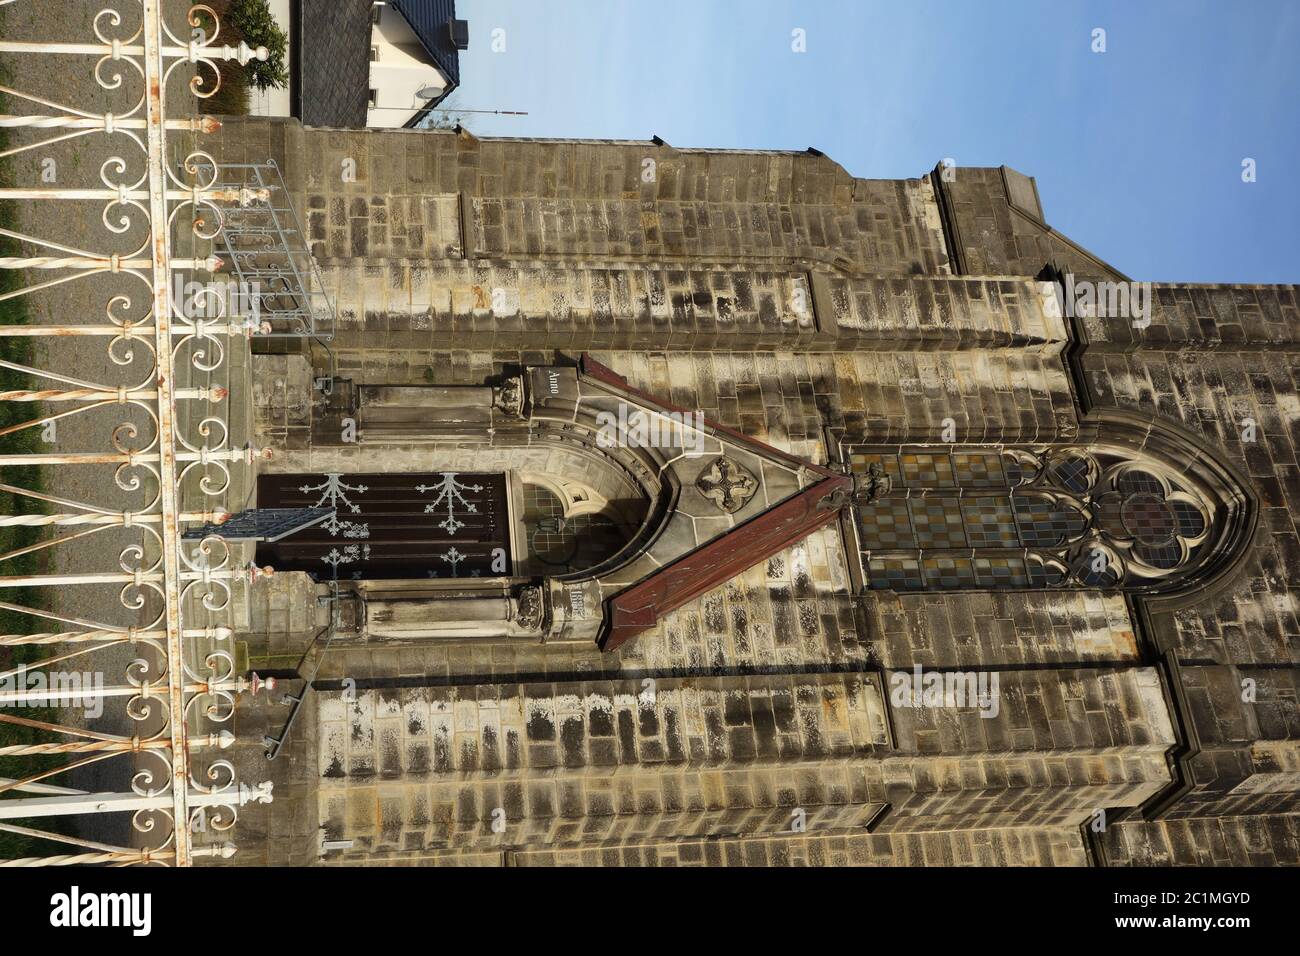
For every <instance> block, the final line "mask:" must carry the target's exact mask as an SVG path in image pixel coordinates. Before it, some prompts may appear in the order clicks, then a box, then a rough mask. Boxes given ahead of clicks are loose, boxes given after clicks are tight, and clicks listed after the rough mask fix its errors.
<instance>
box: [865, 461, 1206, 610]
mask: <svg viewBox="0 0 1300 956" xmlns="http://www.w3.org/2000/svg"><path fill="white" fill-rule="evenodd" d="M846 452H847V457H848V461H849V464H850V468H851V470H852V472H853V473H854V474H855V475H858V476H860V477H862V478H863V479H867V478H869V479H870V484H871V485H872V487H873V491H872V492H871V494H870V495H869V496H867V497H870V498H871V500H862V499H861V498H860V499H859V502H858V504H857V505H856V517H857V529H856V530H857V535H858V546H859V549H860V551H861V556H862V568H863V573H864V583H865V586H866V587H868V588H875V589H888V590H924V589H936V588H937V589H961V588H979V589H996V588H1024V587H1035V588H1041V587H1071V586H1073V587H1093V588H1111V587H1118V586H1129V585H1134V584H1137V585H1141V584H1143V583H1146V582H1149V581H1152V580H1154V579H1156V578H1158V577H1160V576H1161V575H1164V574H1167V573H1168V572H1171V571H1174V570H1177V569H1179V568H1181V567H1183V566H1185V565H1186V564H1187V563H1188V562H1189V561H1191V560H1193V559H1194V557H1195V555H1196V552H1197V549H1198V547H1199V546H1200V544H1201V543H1202V541H1203V540H1204V538H1205V535H1206V531H1207V528H1208V527H1209V518H1210V514H1211V510H1210V508H1209V506H1208V505H1207V504H1206V502H1205V501H1204V500H1203V498H1201V497H1200V496H1199V495H1198V494H1197V493H1196V492H1195V491H1194V489H1192V488H1191V486H1190V484H1188V483H1187V482H1185V481H1183V480H1181V479H1180V478H1179V477H1178V476H1177V475H1176V474H1174V473H1173V472H1170V471H1169V470H1167V469H1162V468H1160V467H1158V466H1156V465H1154V464H1153V465H1150V466H1148V465H1145V464H1143V463H1141V462H1140V461H1135V460H1134V459H1133V458H1132V457H1130V456H1125V455H1124V454H1122V453H1120V452H1118V451H1116V450H1111V449H1101V450H1098V449H1069V448H1065V449H1046V450H1043V449H1038V450H1031V449H1023V448H1006V447H970V446H966V447H951V448H950V447H944V448H936V447H933V446H927V447H914V448H907V447H903V448H890V449H881V448H866V447H857V446H853V447H849V448H847V449H846Z"/></svg>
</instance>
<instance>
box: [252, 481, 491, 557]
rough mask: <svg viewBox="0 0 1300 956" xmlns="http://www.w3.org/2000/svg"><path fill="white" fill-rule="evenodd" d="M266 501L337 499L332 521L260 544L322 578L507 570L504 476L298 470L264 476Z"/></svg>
mask: <svg viewBox="0 0 1300 956" xmlns="http://www.w3.org/2000/svg"><path fill="white" fill-rule="evenodd" d="M257 506H258V507H259V508H307V507H321V508H333V509H334V517H333V518H332V519H330V520H328V521H326V522H325V523H324V524H319V525H316V526H315V527H313V528H308V529H306V530H305V531H300V532H298V533H296V534H292V535H290V536H289V537H287V538H283V539H281V540H280V541H276V542H275V543H273V544H262V545H260V546H259V547H258V549H257V563H258V564H260V565H270V566H271V567H273V568H275V569H276V570H277V571H306V572H308V573H310V574H311V575H312V576H313V577H314V578H317V579H318V580H329V579H330V578H332V577H334V576H335V574H336V573H337V576H338V578H339V579H340V580H342V579H357V578H371V579H391V578H468V577H498V576H503V575H508V574H510V572H511V567H510V529H509V518H508V512H507V509H506V476H505V475H503V474H481V473H469V472H459V473H451V472H444V473H431V474H430V473H424V474H409V473H401V474H382V473H361V474H339V473H327V474H320V473H317V474H291V475H261V476H259V477H258V479H257Z"/></svg>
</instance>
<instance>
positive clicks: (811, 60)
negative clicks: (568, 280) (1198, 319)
mask: <svg viewBox="0 0 1300 956" xmlns="http://www.w3.org/2000/svg"><path fill="white" fill-rule="evenodd" d="M457 9H458V15H460V16H462V17H464V18H465V19H467V20H469V23H470V48H469V50H468V51H467V52H465V53H463V54H462V58H461V89H460V90H459V91H457V94H456V96H455V102H456V103H457V104H458V105H459V106H461V107H465V108H477V109H512V110H527V111H528V112H529V115H528V116H526V117H507V116H501V117H498V116H472V117H468V118H467V122H466V126H468V127H469V128H470V129H472V130H474V131H475V132H477V133H479V134H481V135H493V136H574V137H597V138H618V139H624V138H626V139H648V138H649V137H650V136H651V135H653V134H657V135H659V136H661V137H663V138H664V139H665V140H666V141H667V142H669V143H670V144H672V145H674V146H716V147H741V148H772V149H802V148H804V147H806V146H816V147H818V148H819V149H821V150H823V151H824V152H825V153H826V154H827V155H828V156H830V157H831V158H832V159H834V160H836V161H837V162H838V163H840V165H842V166H843V167H844V168H845V169H847V170H848V171H849V172H850V173H852V174H853V175H855V176H862V177H867V178H879V179H894V178H904V177H915V176H919V175H921V174H922V173H924V172H926V171H928V170H930V169H932V168H933V167H934V165H935V163H936V162H938V161H939V160H940V159H942V158H944V157H952V158H953V159H954V160H956V162H957V164H958V165H959V166H999V165H1002V164H1006V165H1008V166H1012V167H1015V168H1016V169H1019V170H1021V171H1022V172H1025V173H1028V174H1029V175H1031V176H1035V177H1036V178H1037V180H1038V191H1039V195H1040V196H1041V198H1042V201H1043V207H1044V211H1045V213H1046V217H1047V221H1048V222H1049V223H1050V224H1051V225H1052V226H1053V227H1055V228H1056V229H1058V230H1059V231H1061V232H1063V233H1065V234H1066V235H1068V236H1070V237H1071V238H1072V239H1074V240H1075V241H1076V242H1078V243H1080V244H1082V245H1083V246H1084V247H1086V248H1088V249H1089V250H1091V251H1092V252H1094V253H1095V254H1097V255H1098V256H1100V257H1101V258H1103V259H1106V260H1107V261H1109V262H1111V263H1112V264H1113V265H1114V266H1115V267H1116V268H1118V269H1120V270H1121V271H1123V272H1126V273H1127V274H1129V275H1130V276H1132V277H1134V278H1135V279H1147V280H1154V281H1182V282H1300V261H1298V260H1300V52H1298V51H1300V3H1297V2H1295V0H1291V2H1276V0H1245V2H1228V0H1223V2H1208V0H1200V2H1198V0H1176V2H1175V0H1170V2H1154V0H1153V2H1140V0H1126V2H1115V3H1107V2H1092V3H1072V2H1060V0H1041V2H1009V0H1008V2H1002V0H948V2H938V0H936V2H923V0H908V2H901V3H876V2H867V0H802V2H786V0H749V2H741V0H654V2H633V0H458V3H457ZM1098 27H1100V28H1102V29H1104V30H1105V31H1106V37H1105V39H1106V51H1105V52H1104V53H1094V52H1092V49H1091V47H1092V42H1093V40H1092V31H1093V30H1094V29H1095V28H1098ZM498 28H500V29H502V30H504V31H505V33H504V40H505V50H504V51H503V52H493V50H492V41H493V31H494V30H495V29H498ZM796 28H800V29H802V30H804V31H805V33H806V38H807V50H806V52H804V53H795V52H793V51H792V50H791V42H792V41H791V31H792V30H794V29H796ZM1245 158H1251V159H1254V160H1255V163H1256V175H1257V180H1256V182H1254V183H1243V182H1242V179H1241V173H1242V166H1241V164H1242V160H1243V159H1245Z"/></svg>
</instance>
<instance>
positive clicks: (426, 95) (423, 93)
mask: <svg viewBox="0 0 1300 956" xmlns="http://www.w3.org/2000/svg"><path fill="white" fill-rule="evenodd" d="M443 89H444V87H441V86H422V87H420V88H419V89H418V90H416V91H415V95H416V96H418V97H419V98H420V99H422V100H431V99H434V98H435V97H437V96H438V95H439V94H441V93H442V91H443Z"/></svg>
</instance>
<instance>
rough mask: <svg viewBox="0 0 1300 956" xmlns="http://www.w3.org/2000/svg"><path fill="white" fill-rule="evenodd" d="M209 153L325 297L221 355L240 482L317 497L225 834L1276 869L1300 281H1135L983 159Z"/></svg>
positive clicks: (242, 140)
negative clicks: (277, 209) (898, 168)
mask: <svg viewBox="0 0 1300 956" xmlns="http://www.w3.org/2000/svg"><path fill="white" fill-rule="evenodd" d="M219 152H220V155H219V158H220V159H222V160H224V161H227V162H257V161H262V160H264V159H265V158H266V157H273V158H275V159H276V160H277V162H279V164H280V165H281V166H282V167H283V168H284V170H285V175H286V181H287V183H288V189H289V191H290V192H291V194H292V196H291V198H292V200H293V203H294V205H295V207H296V208H297V209H298V210H299V212H300V215H301V217H302V220H303V227H304V229H305V230H306V232H307V234H308V237H309V239H310V241H311V243H312V252H313V255H314V257H315V259H316V262H317V264H318V266H319V268H320V270H321V275H322V278H323V283H324V285H325V287H326V288H327V289H328V291H329V293H330V295H331V297H332V298H333V300H334V302H335V304H336V307H337V310H338V315H339V319H338V324H337V328H336V329H335V335H334V337H333V339H332V341H331V342H330V343H329V349H328V350H326V349H325V348H323V347H322V345H321V344H319V343H316V344H313V343H311V342H309V341H307V340H301V339H299V340H288V339H279V340H274V341H270V342H261V343H258V344H256V345H255V347H254V352H255V354H254V355H253V357H252V361H251V370H252V371H251V374H252V376H253V386H254V390H253V394H254V413H255V421H256V430H257V435H256V438H255V441H256V443H257V444H258V445H259V446H264V447H269V448H271V449H272V450H273V457H272V459H271V460H270V461H269V462H266V463H264V464H263V466H262V469H261V473H260V476H259V478H258V480H257V496H256V501H257V504H258V505H259V506H268V507H273V506H278V507H303V506H310V507H331V508H333V509H334V517H333V518H332V519H331V520H330V521H328V522H326V523H324V524H320V525H317V526H315V527H313V528H311V529H309V530H308V531H306V532H300V533H299V534H297V535H293V536H291V537H289V538H286V539H284V540H281V541H278V542H273V543H266V544H264V545H263V546H262V547H261V548H260V549H259V550H258V552H257V555H256V558H257V563H258V564H259V565H268V566H271V567H274V568H275V569H276V572H277V573H276V574H275V575H273V576H271V577H270V578H267V579H265V580H262V581H260V582H258V584H257V589H256V590H255V592H254V594H253V598H252V601H251V606H250V607H249V608H248V609H247V613H248V620H247V622H246V623H247V628H246V630H247V643H248V647H247V655H248V660H249V662H250V669H255V670H258V671H259V672H261V673H263V674H265V673H267V672H271V673H275V674H276V675H277V676H279V677H280V678H281V679H282V680H287V681H288V682H289V684H288V686H290V687H294V686H297V685H294V684H293V679H294V678H295V676H296V675H306V676H309V677H312V678H313V680H312V690H311V692H310V693H307V694H305V693H302V692H300V691H297V690H295V691H293V693H295V694H298V695H299V696H301V697H302V700H303V703H302V706H301V708H300V710H299V713H298V715H297V717H296V718H295V722H294V726H293V728H292V734H291V736H289V737H288V739H287V740H286V743H285V745H284V747H283V748H282V750H281V752H280V754H279V756H277V759H276V761H274V762H272V763H271V764H270V765H269V766H270V767H271V768H272V770H271V776H272V777H273V779H275V782H276V801H275V803H273V804H271V805H269V806H265V807H263V806H258V807H250V808H249V810H248V812H246V813H245V814H244V815H242V816H241V821H240V831H239V833H238V834H237V842H238V843H239V845H240V854H239V856H238V857H237V858H236V861H237V862H239V863H242V864H245V865H247V864H249V863H252V862H261V863H272V864H274V863H325V864H330V863H380V864H410V865H440V864H444V865H465V864H474V865H516V866H530V865H562V864H598V865H641V864H654V865H759V866H765V865H787V864H789V865H803V864H821V865H942V866H946V865H971V864H976V865H1150V864H1160V863H1174V864H1186V865H1230V864H1272V863H1292V864H1294V863H1297V862H1300V824H1298V822H1297V821H1300V815H1297V810H1298V809H1300V801H1298V800H1297V792H1298V791H1300V743H1298V742H1297V741H1298V738H1300V702H1298V701H1297V691H1298V690H1300V676H1298V671H1297V665H1296V662H1297V647H1300V617H1298V614H1300V606H1298V604H1297V594H1298V593H1300V539H1298V538H1297V527H1296V519H1295V515H1296V514H1300V464H1298V461H1297V454H1296V448H1297V447H1300V390H1298V389H1297V376H1298V375H1300V359H1298V358H1297V356H1300V312H1298V311H1297V310H1298V306H1300V300H1298V299H1297V287H1296V286H1230V285H1186V284H1162V283H1158V282H1157V283H1149V282H1135V281H1133V280H1132V279H1131V278H1130V277H1128V276H1126V275H1124V274H1123V273H1121V272H1120V271H1118V270H1117V269H1116V268H1114V267H1112V266H1111V265H1109V264H1107V263H1105V262H1103V261H1102V260H1100V259H1098V258H1097V257H1096V256H1094V255H1092V254H1091V253H1089V252H1088V251H1087V250H1085V249H1083V248H1081V247H1080V246H1078V245H1077V244H1075V243H1074V242H1072V241H1071V240H1070V239H1068V238H1067V237H1065V236H1062V235H1061V234H1060V233H1058V232H1056V231H1054V230H1053V229H1052V228H1051V227H1050V226H1049V225H1047V222H1046V220H1045V217H1044V212H1043V210H1042V208H1041V206H1040V203H1039V200H1038V194H1037V189H1036V187H1035V185H1034V181H1033V180H1032V179H1030V178H1028V177H1026V176H1024V175H1022V174H1020V173H1018V172H1016V171H1014V170H1011V169H1009V168H1006V167H1003V168H993V169H973V168H950V167H942V166H941V167H938V168H936V169H935V170H933V171H931V172H930V173H928V174H925V175H923V176H920V177H919V178H917V179H909V180H897V181H895V180H866V179H857V178H854V177H852V176H850V175H849V174H848V173H846V172H845V171H844V170H843V169H842V168H841V167H840V166H839V165H837V164H836V163H835V162H833V161H832V160H831V159H829V158H827V157H825V156H823V155H821V154H820V153H819V152H817V151H815V150H809V151H807V152H805V153H790V152H760V151H713V150H695V149H676V148H673V147H671V146H669V145H667V144H665V143H663V142H662V141H659V140H657V139H656V140H652V141H645V142H630V141H629V142H593V141H561V140H490V139H478V138H475V137H473V136H471V135H470V134H468V133H466V132H463V131H461V132H452V131H438V132H435V131H393V132H378V131H370V132H364V131H340V130H329V129H314V128H304V127H302V126H301V125H300V124H299V123H298V122H297V121H296V120H292V119H274V120H272V119H245V120H231V121H230V122H229V123H228V124H227V125H226V128H225V129H224V130H223V132H222V134H221V136H220V151H219ZM1117 228H1118V226H1117ZM284 720H285V708H284V707H283V706H281V705H278V704H267V703H265V702H258V703H250V704H244V705H241V709H240V711H239V713H238V714H237V716H236V728H235V729H236V731H237V732H238V733H239V735H240V738H241V743H240V744H239V745H237V747H236V757H235V758H234V759H235V762H236V763H237V764H239V765H240V766H241V768H243V769H247V770H248V772H249V773H252V774H255V775H257V776H259V777H260V776H265V775H266V769H265V768H266V767H267V766H268V765H267V763H266V761H265V758H264V757H263V755H262V750H263V748H262V744H261V741H262V739H263V738H264V737H270V738H272V739H274V738H276V737H277V736H278V735H279V734H281V725H282V724H283V723H284Z"/></svg>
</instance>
